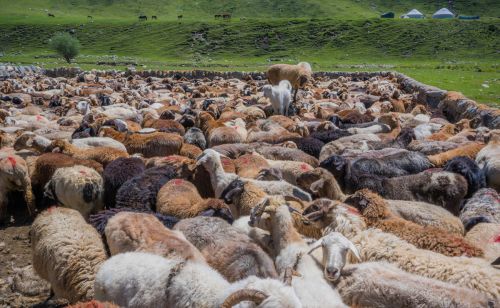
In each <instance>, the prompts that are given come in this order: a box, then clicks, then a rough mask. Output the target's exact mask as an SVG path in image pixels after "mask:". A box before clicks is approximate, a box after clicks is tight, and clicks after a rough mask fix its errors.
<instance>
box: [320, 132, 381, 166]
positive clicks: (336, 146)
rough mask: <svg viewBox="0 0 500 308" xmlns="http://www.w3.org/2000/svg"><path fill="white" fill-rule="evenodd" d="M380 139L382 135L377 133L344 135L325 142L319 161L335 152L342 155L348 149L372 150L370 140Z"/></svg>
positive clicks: (355, 150)
mask: <svg viewBox="0 0 500 308" xmlns="http://www.w3.org/2000/svg"><path fill="white" fill-rule="evenodd" d="M380 141H381V139H380V137H378V136H377V135H375V134H357V135H352V136H347V137H342V138H339V139H337V140H335V141H331V142H329V143H327V144H325V146H324V147H323V148H322V149H321V152H320V154H319V161H323V160H325V159H327V158H328V157H330V156H332V155H334V154H338V155H341V154H342V153H344V152H348V151H351V152H355V153H362V152H365V151H367V150H371V146H370V144H369V143H370V142H380Z"/></svg>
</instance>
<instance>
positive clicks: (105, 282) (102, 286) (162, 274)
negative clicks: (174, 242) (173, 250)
mask: <svg viewBox="0 0 500 308" xmlns="http://www.w3.org/2000/svg"><path fill="white" fill-rule="evenodd" d="M200 278H202V279H200ZM95 290H96V299H98V300H107V301H112V302H114V303H116V304H118V305H120V306H124V307H130V308H134V307H137V308H138V307H151V308H160V307H172V308H177V307H209V308H212V307H213V308H215V307H222V308H230V307H233V306H234V305H238V303H240V302H242V301H253V302H254V306H255V307H261V308H271V307H285V308H292V307H302V306H301V304H300V301H299V300H298V299H297V296H296V295H295V294H294V292H293V290H292V288H290V287H288V286H285V285H284V284H283V283H281V282H279V281H277V280H274V279H260V278H257V277H254V276H252V277H248V278H246V279H244V280H241V281H238V282H235V283H229V282H228V281H227V280H226V279H224V278H223V277H222V276H221V275H220V274H219V273H218V272H216V271H215V270H213V269H212V268H210V267H208V266H206V265H204V264H200V263H199V262H192V261H187V262H183V261H178V260H170V259H165V258H163V257H160V256H156V255H153V254H148V253H143V252H128V253H122V254H118V255H116V256H113V257H112V258H110V259H109V260H108V261H106V262H105V263H104V264H103V265H102V267H101V269H100V270H99V272H98V273H97V277H96V282H95Z"/></svg>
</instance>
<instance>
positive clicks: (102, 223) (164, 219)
mask: <svg viewBox="0 0 500 308" xmlns="http://www.w3.org/2000/svg"><path fill="white" fill-rule="evenodd" d="M121 212H131V213H146V214H151V215H153V216H154V217H156V218H157V219H158V220H159V221H160V222H161V223H162V224H163V225H164V226H165V227H167V228H168V229H172V228H173V227H174V225H175V224H176V223H178V222H179V219H178V218H175V217H173V216H166V215H162V214H159V213H155V212H153V211H151V210H148V209H132V208H126V207H121V208H113V209H109V210H103V211H99V212H98V213H96V214H92V215H90V217H89V223H90V224H91V225H92V226H93V227H94V228H95V229H96V230H97V232H99V234H100V235H101V236H102V237H103V238H104V237H105V234H104V231H105V230H106V226H107V225H108V221H109V220H110V219H111V218H112V217H114V216H115V215H116V214H118V213H121Z"/></svg>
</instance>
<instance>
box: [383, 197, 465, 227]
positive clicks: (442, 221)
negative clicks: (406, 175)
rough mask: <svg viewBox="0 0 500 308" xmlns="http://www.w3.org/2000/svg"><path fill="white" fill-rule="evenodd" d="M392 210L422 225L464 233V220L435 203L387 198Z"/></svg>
mask: <svg viewBox="0 0 500 308" xmlns="http://www.w3.org/2000/svg"><path fill="white" fill-rule="evenodd" d="M386 202H387V205H388V206H389V208H390V211H391V212H392V213H393V214H394V215H396V216H399V217H401V218H403V219H406V220H409V221H412V222H414V223H416V224H419V225H421V226H432V227H437V228H441V229H443V230H446V231H448V232H450V233H452V234H457V235H464V232H465V231H464V225H463V224H462V221H460V219H459V218H458V217H456V216H455V215H453V214H451V213H450V212H449V211H447V210H445V209H444V208H442V207H440V206H436V205H434V204H430V203H426V202H419V201H404V200H386Z"/></svg>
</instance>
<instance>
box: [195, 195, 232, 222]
mask: <svg viewBox="0 0 500 308" xmlns="http://www.w3.org/2000/svg"><path fill="white" fill-rule="evenodd" d="M202 207H203V208H204V210H203V211H201V212H200V213H199V215H200V216H209V217H219V218H222V219H224V220H225V221H227V222H228V223H230V224H232V223H233V221H234V218H233V214H232V213H231V210H230V209H229V206H228V205H227V204H226V203H224V201H222V200H219V199H213V198H209V199H206V200H204V201H203V205H202Z"/></svg>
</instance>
